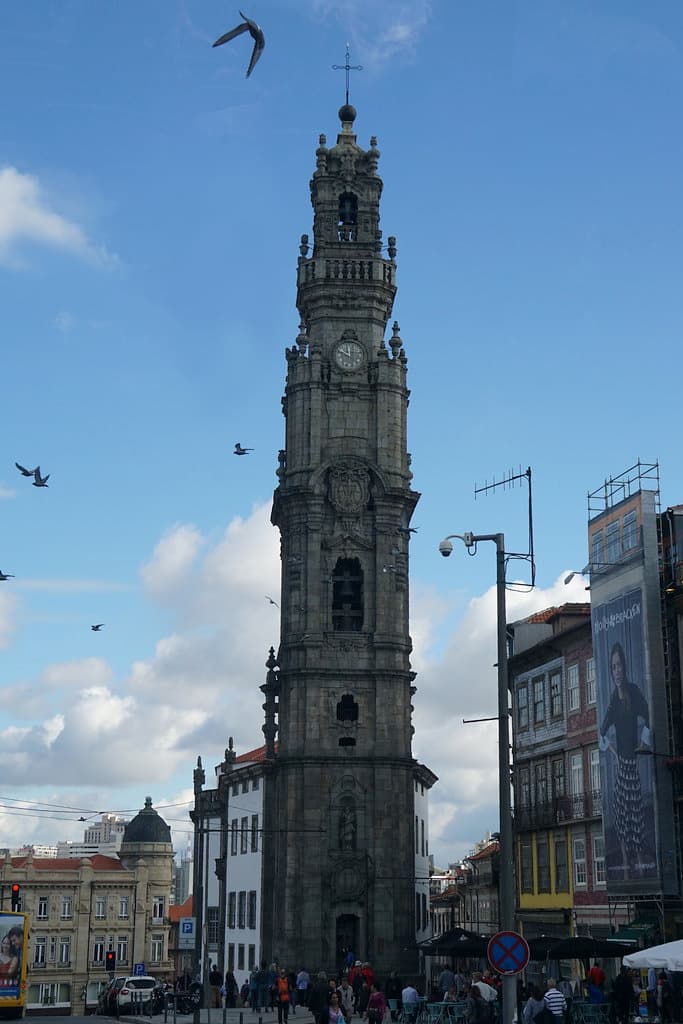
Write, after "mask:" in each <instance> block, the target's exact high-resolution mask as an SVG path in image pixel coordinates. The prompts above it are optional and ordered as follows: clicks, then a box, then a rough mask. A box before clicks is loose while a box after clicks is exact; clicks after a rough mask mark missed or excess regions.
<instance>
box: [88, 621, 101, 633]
mask: <svg viewBox="0 0 683 1024" xmlns="http://www.w3.org/2000/svg"><path fill="white" fill-rule="evenodd" d="M103 625H104V623H103V622H98V623H97V625H96V626H91V627H90V628H91V629H92V631H93V633H99V631H100V630H101V629H102V626H103Z"/></svg>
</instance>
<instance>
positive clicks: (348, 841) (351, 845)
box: [339, 804, 356, 850]
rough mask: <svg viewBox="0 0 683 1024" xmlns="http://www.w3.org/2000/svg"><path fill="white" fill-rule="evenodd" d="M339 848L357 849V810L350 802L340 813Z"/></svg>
mask: <svg viewBox="0 0 683 1024" xmlns="http://www.w3.org/2000/svg"><path fill="white" fill-rule="evenodd" d="M339 848H340V849H341V850H355V849H356V812H355V810H354V809H353V807H351V806H350V805H349V804H347V805H346V806H345V807H342V809H341V813H340V815H339Z"/></svg>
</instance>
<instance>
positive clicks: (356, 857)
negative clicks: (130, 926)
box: [262, 103, 434, 974]
mask: <svg viewBox="0 0 683 1024" xmlns="http://www.w3.org/2000/svg"><path fill="white" fill-rule="evenodd" d="M339 117H340V120H341V131H340V132H339V134H338V136H337V141H336V144H335V145H334V146H331V147H328V146H327V144H326V138H325V136H324V135H322V136H321V137H320V145H319V147H318V149H317V150H316V170H315V172H314V174H313V178H312V180H311V201H312V204H313V212H314V215H313V245H312V246H311V245H310V244H309V238H308V235H303V236H302V238H301V247H300V253H301V254H300V256H299V261H298V271H297V300H296V301H297V308H298V310H299V313H300V315H301V327H300V332H299V335H298V337H297V339H296V344H295V345H294V346H293V347H292V348H291V349H288V350H287V351H286V357H287V379H286V387H285V397H284V399H283V412H284V416H285V424H286V427H285V448H284V450H283V451H282V452H280V465H279V469H278V471H277V475H278V481H279V482H278V486H277V488H276V490H275V495H274V500H273V510H272V522H273V523H274V524H275V525H276V526H277V527H278V528H279V530H280V534H281V556H282V596H281V623H280V627H281V642H280V649H279V653H278V656H277V660H275V659H273V658H271V659H270V661H269V669H270V671H269V673H268V681H267V683H266V684H265V686H263V687H262V690H263V691H264V694H265V697H266V702H265V704H264V709H265V711H266V724H265V726H264V733H265V735H266V747H267V754H268V755H269V757H270V758H271V768H270V771H269V775H268V777H267V781H266V788H265V794H264V796H265V803H264V814H265V817H264V829H265V835H266V836H267V841H266V842H265V843H264V865H263V867H264V878H263V882H264V889H263V920H262V924H263V940H264V941H263V953H264V955H265V956H266V958H267V959H271V958H273V957H275V956H277V957H278V959H279V961H280V963H283V964H286V965H288V966H291V967H297V968H298V967H300V966H301V965H302V964H305V965H306V966H308V967H309V969H310V968H314V967H317V966H320V967H323V968H327V967H330V968H331V967H332V966H336V965H338V964H339V963H340V960H341V959H342V957H343V954H344V952H346V951H348V950H352V951H353V952H354V954H355V955H356V957H358V958H360V959H362V960H370V961H371V963H372V964H373V966H374V967H375V969H376V970H377V971H378V972H379V973H380V974H382V973H383V972H384V971H388V970H390V969H397V970H399V971H400V970H401V969H404V970H405V971H406V972H409V971H410V970H411V968H412V964H413V960H414V958H415V954H414V952H413V951H412V949H411V947H414V943H415V880H414V875H415V848H416V847H415V814H414V799H415V798H414V791H415V781H416V772H417V771H418V766H417V764H416V762H415V760H414V759H413V757H412V753H411V736H412V732H413V729H412V724H411V712H412V707H411V697H412V694H413V692H414V689H413V686H412V683H413V678H414V674H413V673H412V672H411V670H410V661H409V657H410V651H411V641H410V636H409V634H408V547H409V539H410V531H409V524H410V519H411V515H412V513H413V509H414V508H415V505H416V503H417V500H418V497H419V495H418V494H417V493H416V492H415V491H413V490H411V486H410V484H411V478H412V474H411V471H410V456H409V455H408V450H407V442H406V419H407V409H408V395H409V392H408V389H407V386H406V364H407V359H406V354H405V351H404V348H403V342H402V340H401V338H400V337H399V328H398V324H396V323H394V325H393V328H392V332H391V337H390V338H389V339H388V344H387V342H386V341H385V332H386V328H387V322H388V320H389V317H390V315H391V310H392V306H393V301H394V296H395V293H396V263H395V257H396V240H395V239H394V238H389V239H388V245H386V246H384V245H383V243H382V233H381V231H380V229H379V223H380V197H381V194H382V180H381V178H380V177H379V175H378V173H377V163H378V160H379V155H380V154H379V150H378V149H377V143H376V139H375V138H374V137H373V138H372V139H371V140H370V148H369V149H368V150H363V149H361V148H360V146H359V145H358V143H357V141H356V135H355V134H354V130H353V123H354V120H355V117H356V111H355V110H354V108H353V107H352V106H350V105H349V104H348V103H347V104H346V105H345V106H343V107H342V108H341V110H340V111H339ZM276 669H277V671H276ZM276 734H277V748H276V746H275V736H276ZM421 773H422V774H421V775H420V778H421V780H422V782H423V783H424V781H425V778H426V777H429V776H431V773H429V771H428V769H425V768H423V767H421ZM431 781H434V776H431ZM429 784H431V783H428V785H429Z"/></svg>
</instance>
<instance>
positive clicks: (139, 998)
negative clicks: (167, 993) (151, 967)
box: [116, 974, 157, 1013]
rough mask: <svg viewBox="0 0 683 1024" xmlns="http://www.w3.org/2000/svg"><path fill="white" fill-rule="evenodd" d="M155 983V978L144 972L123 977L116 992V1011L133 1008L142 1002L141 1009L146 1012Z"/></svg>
mask: <svg viewBox="0 0 683 1024" xmlns="http://www.w3.org/2000/svg"><path fill="white" fill-rule="evenodd" d="M156 984H157V980H156V978H150V977H149V975H145V974H138V975H135V976H134V977H129V978H124V981H123V985H122V986H121V988H120V989H118V991H117V993H116V1008H117V1010H118V1012H119V1013H121V1012H122V1011H126V1012H128V1011H129V1010H131V1009H132V1010H135V1009H137V1008H138V1007H139V1005H140V1004H142V1006H141V1008H142V1011H143V1012H144V1013H146V1012H147V1011H148V1010H149V1005H150V1001H151V999H152V991H153V990H154V988H155V987H156Z"/></svg>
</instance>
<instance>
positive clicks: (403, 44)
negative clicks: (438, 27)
mask: <svg viewBox="0 0 683 1024" xmlns="http://www.w3.org/2000/svg"><path fill="white" fill-rule="evenodd" d="M313 11H314V13H315V14H316V15H317V16H319V17H330V16H332V17H335V18H336V19H337V21H338V22H339V23H340V25H341V27H342V28H343V29H344V31H345V32H346V33H347V36H348V37H349V38H350V40H351V44H352V56H354V55H356V54H361V55H362V59H363V61H364V62H366V66H369V67H372V66H373V65H374V66H379V65H383V64H385V63H386V62H387V61H390V60H392V59H393V58H395V57H397V56H398V55H399V54H400V55H402V56H403V57H404V58H405V57H406V56H410V55H411V54H412V53H413V51H414V50H415V48H416V46H417V44H418V42H419V39H420V36H421V34H422V31H423V30H424V28H425V26H426V25H427V22H428V21H429V18H430V16H431V11H432V4H431V0H313Z"/></svg>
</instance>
